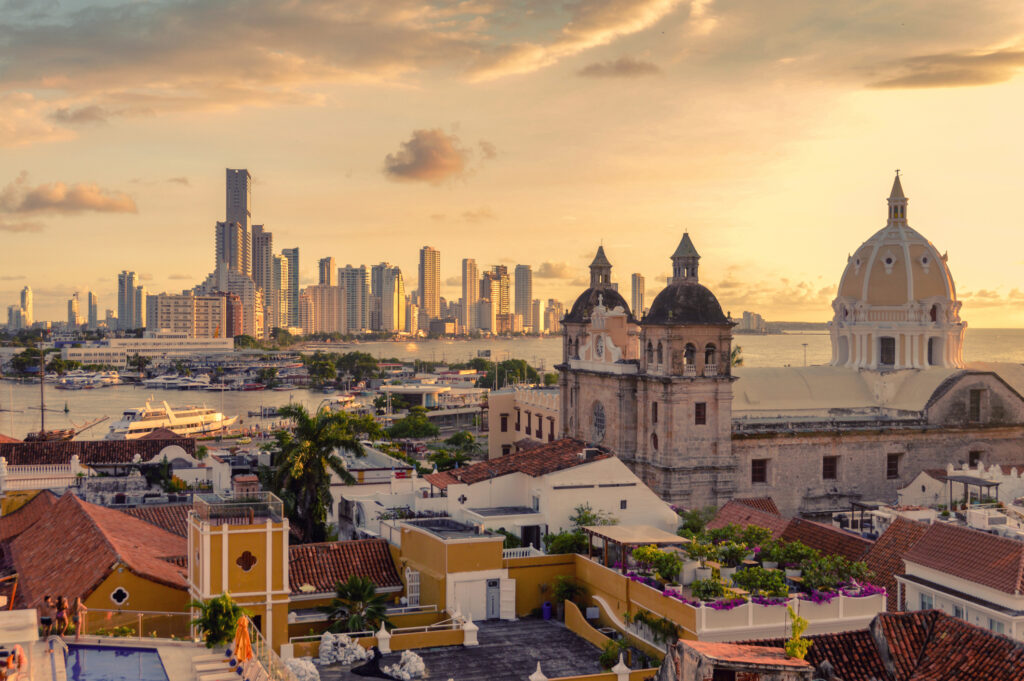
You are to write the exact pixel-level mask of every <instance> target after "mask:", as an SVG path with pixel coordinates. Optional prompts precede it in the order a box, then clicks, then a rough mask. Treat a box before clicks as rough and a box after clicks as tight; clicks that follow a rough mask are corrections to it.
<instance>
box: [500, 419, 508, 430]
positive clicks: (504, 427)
mask: <svg viewBox="0 0 1024 681" xmlns="http://www.w3.org/2000/svg"><path fill="white" fill-rule="evenodd" d="M501 432H503V433H507V432H508V414H502V415H501Z"/></svg>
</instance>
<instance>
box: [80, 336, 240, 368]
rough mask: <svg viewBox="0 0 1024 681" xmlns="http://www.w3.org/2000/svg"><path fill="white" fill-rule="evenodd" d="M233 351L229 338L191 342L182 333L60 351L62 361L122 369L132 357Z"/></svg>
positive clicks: (108, 341) (93, 343) (113, 340)
mask: <svg viewBox="0 0 1024 681" xmlns="http://www.w3.org/2000/svg"><path fill="white" fill-rule="evenodd" d="M234 348H235V344H234V340H233V339H232V338H230V337H228V338H225V337H219V338H192V337H189V336H188V335H187V334H185V333H162V332H149V331H147V332H146V334H145V335H144V336H143V337H142V338H105V339H103V340H99V341H87V342H83V343H74V344H70V343H69V344H65V345H63V347H61V358H62V359H65V360H69V361H75V362H81V363H82V364H100V365H107V366H112V367H115V368H117V369H124V368H126V367H127V366H128V360H129V359H131V358H132V357H134V356H135V355H139V356H142V357H149V358H151V359H153V360H166V359H179V358H188V357H191V358H195V357H201V356H204V355H207V356H208V355H220V354H224V353H231V352H233V351H234Z"/></svg>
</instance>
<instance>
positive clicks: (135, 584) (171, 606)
mask: <svg viewBox="0 0 1024 681" xmlns="http://www.w3.org/2000/svg"><path fill="white" fill-rule="evenodd" d="M119 587H120V588H122V589H124V590H125V591H127V592H128V600H126V601H125V602H124V603H122V604H120V605H118V604H117V603H115V602H114V601H113V600H111V598H110V594H112V593H114V591H116V590H117V589H118V588H119ZM188 602H189V597H188V591H187V590H186V589H184V588H181V589H176V588H174V587H171V586H167V585H165V584H161V583H159V582H154V581H152V580H149V579H146V578H145V577H140V576H139V575H137V574H135V573H134V572H131V571H130V570H129V569H128V568H126V567H124V566H123V565H118V566H117V567H115V568H114V570H113V571H112V572H111V573H110V574H109V575H108V576H107V578H106V579H104V580H103V581H102V582H100V584H99V586H97V587H96V588H95V589H93V591H92V593H90V594H89V595H88V596H87V597H86V599H85V607H87V608H89V610H90V611H91V612H90V613H88V614H87V620H86V623H87V631H95V630H96V629H98V628H105V629H112V628H114V627H118V626H122V625H125V626H130V627H131V628H132V629H134V630H135V631H136V635H138V633H139V632H138V629H139V620H138V615H137V614H135V613H134V612H124V611H145V612H152V613H174V615H143V619H142V629H143V632H142V635H144V636H149V635H150V634H151V632H153V631H156V632H157V635H158V636H161V637H166V638H169V637H170V636H172V635H173V636H177V637H179V638H182V637H187V636H188V635H189V631H190V622H191V619H192V617H191V614H190V613H189V611H188V607H187V606H188ZM102 611H119V612H113V613H107V612H102ZM179 613H180V614H179Z"/></svg>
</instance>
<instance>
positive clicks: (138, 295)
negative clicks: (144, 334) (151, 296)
mask: <svg viewBox="0 0 1024 681" xmlns="http://www.w3.org/2000/svg"><path fill="white" fill-rule="evenodd" d="M146 296H147V294H146V287H145V286H136V287H135V302H134V303H133V304H132V313H134V315H135V318H134V320H133V321H132V326H131V328H133V329H144V328H146Z"/></svg>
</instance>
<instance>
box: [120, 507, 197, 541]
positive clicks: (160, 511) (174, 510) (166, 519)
mask: <svg viewBox="0 0 1024 681" xmlns="http://www.w3.org/2000/svg"><path fill="white" fill-rule="evenodd" d="M191 510H192V504H161V505H159V506H136V507H135V508H125V509H121V512H122V513H127V514H128V515H130V516H132V517H133V518H138V519H139V520H144V521H146V522H147V523H149V524H150V525H156V526H157V527H159V528H160V529H161V530H165V531H167V532H170V533H171V534H176V535H178V536H179V537H187V536H188V513H189V511H191Z"/></svg>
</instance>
